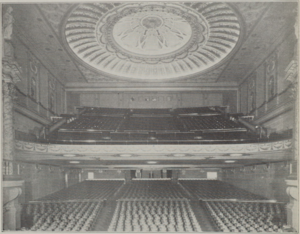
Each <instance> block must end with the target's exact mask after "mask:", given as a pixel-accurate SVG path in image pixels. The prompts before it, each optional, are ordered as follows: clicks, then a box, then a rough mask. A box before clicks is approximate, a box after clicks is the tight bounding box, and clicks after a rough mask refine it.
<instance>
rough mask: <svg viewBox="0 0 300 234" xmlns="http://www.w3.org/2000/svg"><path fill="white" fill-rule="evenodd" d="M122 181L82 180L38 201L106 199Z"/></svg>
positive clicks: (118, 187)
mask: <svg viewBox="0 0 300 234" xmlns="http://www.w3.org/2000/svg"><path fill="white" fill-rule="evenodd" d="M123 183H124V181H121V180H120V181H118V180H103V181H84V182H81V183H79V184H74V185H72V186H70V187H68V188H66V189H63V190H60V191H58V192H55V193H53V194H50V195H48V196H45V197H42V198H40V199H38V200H39V201H62V200H79V199H86V200H88V199H107V198H110V197H112V196H113V195H114V194H115V193H116V191H117V190H118V189H120V187H121V186H122V185H123Z"/></svg>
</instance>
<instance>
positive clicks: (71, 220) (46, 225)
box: [22, 201, 102, 231]
mask: <svg viewBox="0 0 300 234" xmlns="http://www.w3.org/2000/svg"><path fill="white" fill-rule="evenodd" d="M101 206H102V202H101V201H95V202H50V203H48V202H38V203H29V204H26V205H24V206H23V210H22V217H23V218H24V217H26V219H24V220H23V223H22V226H25V225H27V223H28V221H29V219H31V222H32V226H31V227H27V230H28V229H29V230H30V231H89V230H90V227H91V225H92V223H93V221H94V219H95V217H96V216H97V214H98V213H99V210H100V209H101ZM24 221H26V222H24Z"/></svg>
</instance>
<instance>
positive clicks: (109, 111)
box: [82, 107, 129, 116]
mask: <svg viewBox="0 0 300 234" xmlns="http://www.w3.org/2000/svg"><path fill="white" fill-rule="evenodd" d="M128 112H129V110H128V109H122V108H97V107H85V108H84V111H83V113H82V115H83V116H101V115H102V116H110V115H119V116H123V115H125V114H126V113H128Z"/></svg>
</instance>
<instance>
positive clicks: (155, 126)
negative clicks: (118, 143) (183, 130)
mask: <svg viewBox="0 0 300 234" xmlns="http://www.w3.org/2000/svg"><path fill="white" fill-rule="evenodd" d="M120 129H121V130H124V131H179V129H178V128H177V126H176V123H175V121H174V119H173V118H172V117H140V118H138V117H130V118H129V119H127V120H126V121H125V122H124V124H123V125H122V126H121V128H120Z"/></svg>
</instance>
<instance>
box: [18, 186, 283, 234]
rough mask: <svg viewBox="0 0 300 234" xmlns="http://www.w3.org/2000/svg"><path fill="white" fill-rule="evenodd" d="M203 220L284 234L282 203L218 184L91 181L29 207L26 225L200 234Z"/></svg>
mask: <svg viewBox="0 0 300 234" xmlns="http://www.w3.org/2000/svg"><path fill="white" fill-rule="evenodd" d="M230 199H231V200H230ZM232 199H238V200H236V201H232ZM196 200H197V201H196ZM199 200H200V201H199ZM193 202H196V203H197V205H199V206H197V207H196V206H195V205H193V207H192V205H191V204H194V203H193ZM198 209H202V211H201V212H199V211H198ZM203 215H204V216H205V217H206V218H203ZM104 218H105V220H107V221H103V220H102V219H104ZM204 219H207V220H209V223H211V224H213V226H215V227H216V229H217V230H218V231H222V232H281V231H282V229H283V225H284V224H285V223H286V213H285V211H284V205H283V204H281V203H275V202H270V201H267V200H266V199H265V198H263V197H261V196H258V195H254V194H252V193H250V192H247V191H245V190H242V189H239V188H237V187H234V186H232V185H230V184H227V183H224V182H222V181H217V180H180V181H179V183H175V182H173V181H171V180H132V181H130V182H127V183H125V181H121V180H120V181H119V180H99V181H97V180H92V181H89V180H88V181H84V182H81V183H79V184H75V185H72V186H70V187H68V188H66V189H63V190H61V191H59V192H56V193H53V194H51V195H48V196H46V197H44V198H41V199H39V200H37V201H33V202H29V203H26V204H24V205H23V207H22V215H21V225H22V227H24V228H26V229H25V230H31V231H97V230H98V229H96V227H99V223H100V224H101V223H102V224H101V225H103V223H104V222H106V227H105V230H107V229H108V230H107V231H110V232H201V231H203V228H205V225H203V222H206V221H203V220H204ZM202 226H203V228H202ZM102 227H103V226H102ZM102 230H103V229H102Z"/></svg>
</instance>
